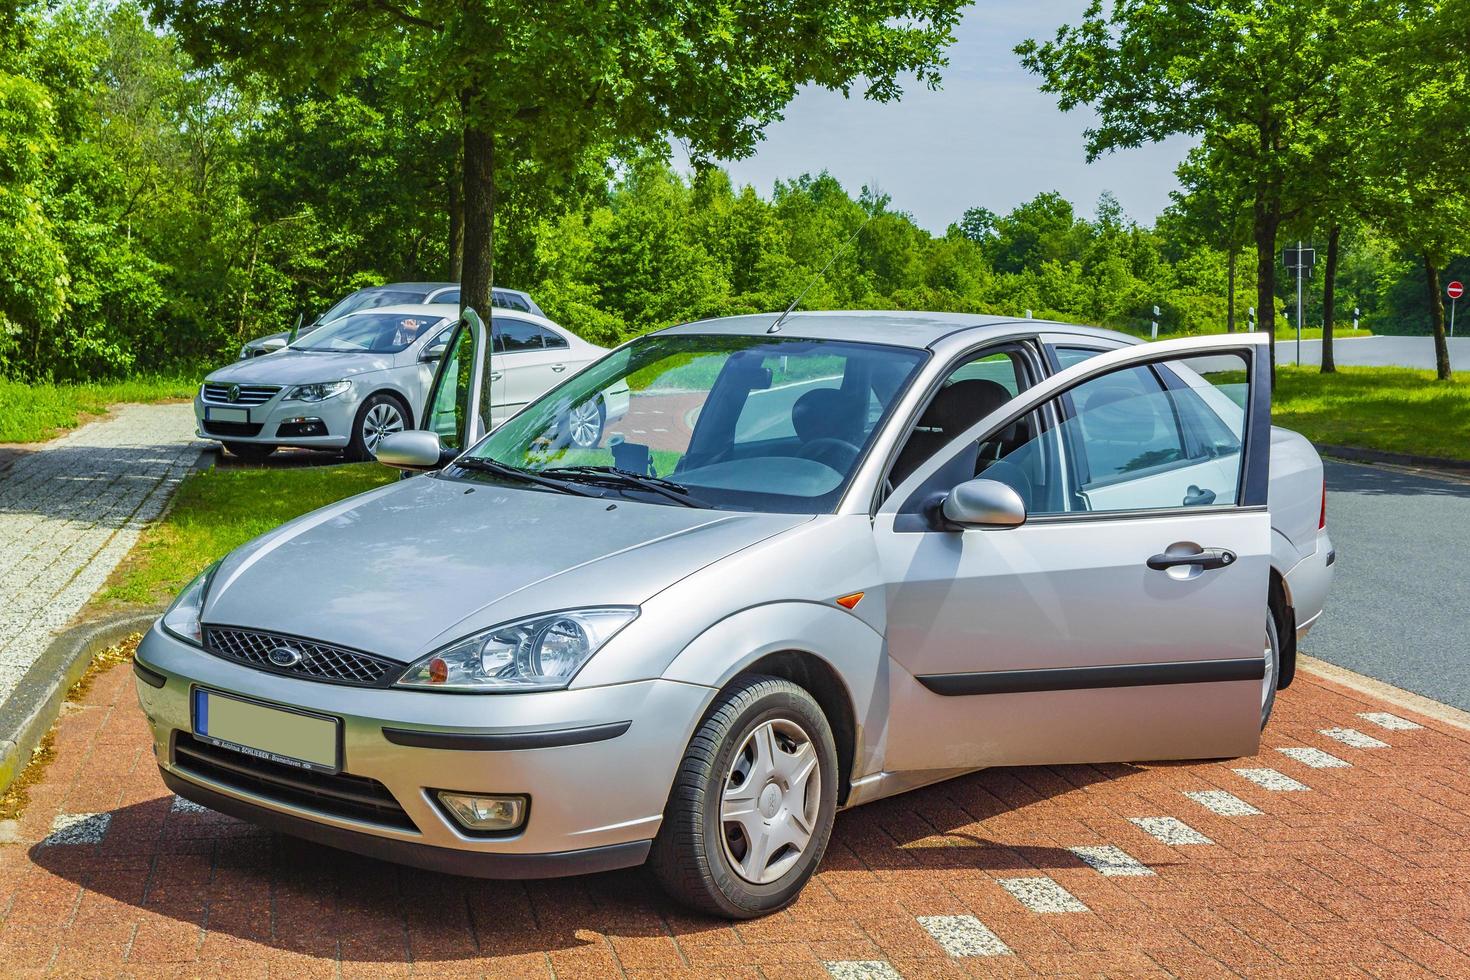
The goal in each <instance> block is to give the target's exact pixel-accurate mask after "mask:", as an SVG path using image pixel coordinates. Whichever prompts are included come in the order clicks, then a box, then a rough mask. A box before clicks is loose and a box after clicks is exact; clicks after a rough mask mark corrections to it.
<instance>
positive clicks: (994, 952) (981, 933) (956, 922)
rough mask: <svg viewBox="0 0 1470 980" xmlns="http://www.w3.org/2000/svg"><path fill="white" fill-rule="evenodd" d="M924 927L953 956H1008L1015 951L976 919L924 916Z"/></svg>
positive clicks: (922, 916) (920, 919)
mask: <svg viewBox="0 0 1470 980" xmlns="http://www.w3.org/2000/svg"><path fill="white" fill-rule="evenodd" d="M919 925H921V926H923V927H924V929H925V930H926V931H927V932H928V933H929V935H931V936H933V937H934V941H935V942H936V943H938V944H939V945H940V947H941V948H943V950H944V951H945V952H946V953H948V954H949V955H950V956H1007V955H1010V953H1011V948H1010V947H1009V946H1007V945H1006V944H1005V943H1003V942H1001V941H1000V937H999V936H997V935H996V934H995V933H993V932H991V931H990V930H989V929H988V928H987V927H986V925H985V923H983V922H981V921H980V920H979V919H977V918H975V917H974V916H973V915H921V916H919Z"/></svg>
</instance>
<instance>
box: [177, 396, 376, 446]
mask: <svg viewBox="0 0 1470 980" xmlns="http://www.w3.org/2000/svg"><path fill="white" fill-rule="evenodd" d="M289 387H290V386H289V385H287V386H285V387H284V388H282V390H281V391H280V392H278V393H277V394H276V395H274V396H273V397H272V398H271V399H270V400H269V401H267V402H264V403H262V404H260V405H251V406H249V407H248V408H245V410H246V411H248V412H249V413H250V419H249V421H248V422H246V423H234V422H226V423H221V422H212V421H209V420H206V419H205V414H204V413H205V410H206V409H209V408H219V409H234V410H239V409H241V408H243V407H244V406H239V405H231V404H229V403H227V402H212V401H205V400H204V398H203V396H202V395H199V394H196V395H195V396H194V422H195V432H196V434H197V435H198V436H199V438H201V439H212V440H214V441H215V442H246V443H254V444H258V445H262V446H302V447H306V448H316V449H342V448H344V447H346V445H347V444H348V442H350V441H351V438H352V424H353V422H354V421H355V420H356V418H357V407H358V403H359V401H360V398H359V397H358V391H357V389H356V386H354V387H353V390H352V391H349V392H347V393H346V394H343V395H338V396H337V397H335V398H328V399H326V400H325V401H320V402H301V401H291V402H288V401H284V400H283V396H284V394H285V391H286V390H287V389H289ZM312 423H315V424H312ZM318 429H319V430H321V432H322V433H323V434H320V435H317V434H309V433H314V432H316V431H317V430H318Z"/></svg>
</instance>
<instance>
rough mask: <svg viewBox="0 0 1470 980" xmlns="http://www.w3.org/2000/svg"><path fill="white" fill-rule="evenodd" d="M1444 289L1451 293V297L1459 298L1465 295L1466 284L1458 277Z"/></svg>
mask: <svg viewBox="0 0 1470 980" xmlns="http://www.w3.org/2000/svg"><path fill="white" fill-rule="evenodd" d="M1444 291H1445V292H1446V293H1448V294H1449V297H1450V299H1459V298H1460V297H1461V296H1464V295H1465V284H1464V283H1462V282H1460V281H1459V280H1458V279H1457V280H1455V281H1454V282H1452V283H1450V284H1449V285H1448V286H1446V287H1445V290H1444Z"/></svg>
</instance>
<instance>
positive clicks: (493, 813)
mask: <svg viewBox="0 0 1470 980" xmlns="http://www.w3.org/2000/svg"><path fill="white" fill-rule="evenodd" d="M439 802H440V803H442V804H444V809H446V810H448V811H449V815H450V816H451V817H453V818H454V819H455V821H456V822H458V823H459V825H460V826H462V827H464V828H465V829H466V830H474V831H478V832H479V833H482V834H483V833H504V832H505V831H509V830H515V829H516V828H517V827H519V826H520V825H521V824H523V823H525V822H526V798H525V797H524V796H473V795H471V794H469V793H449V792H446V791H444V790H440V791H439Z"/></svg>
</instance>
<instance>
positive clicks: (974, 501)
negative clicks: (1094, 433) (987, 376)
mask: <svg viewBox="0 0 1470 980" xmlns="http://www.w3.org/2000/svg"><path fill="white" fill-rule="evenodd" d="M385 441H386V440H385ZM940 509H941V511H942V512H943V514H944V519H945V520H946V521H948V522H949V523H951V524H956V525H959V526H960V527H991V528H1003V527H1020V526H1021V525H1022V524H1024V523H1026V502H1025V501H1023V500H1022V499H1021V495H1020V494H1019V493H1017V492H1016V491H1015V488H1013V487H1011V486H1009V485H1007V484H1005V483H1001V482H1000V481H999V480H986V479H979V480H968V481H966V482H964V483H961V484H960V485H959V486H957V487H955V488H954V489H953V490H951V491H950V492H949V495H948V496H946V497H945V498H944V504H943V505H942V506H941V508H940Z"/></svg>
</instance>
